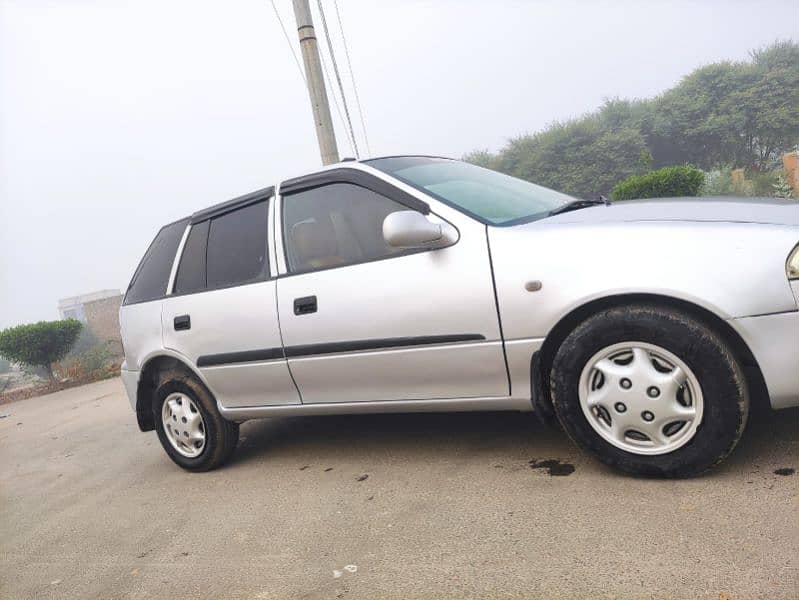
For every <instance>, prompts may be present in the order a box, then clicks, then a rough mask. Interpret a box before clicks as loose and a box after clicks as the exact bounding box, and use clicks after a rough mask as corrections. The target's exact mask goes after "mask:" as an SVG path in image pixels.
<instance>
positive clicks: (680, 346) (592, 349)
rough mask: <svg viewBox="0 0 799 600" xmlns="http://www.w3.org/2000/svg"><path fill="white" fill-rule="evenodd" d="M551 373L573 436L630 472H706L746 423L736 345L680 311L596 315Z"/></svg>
mask: <svg viewBox="0 0 799 600" xmlns="http://www.w3.org/2000/svg"><path fill="white" fill-rule="evenodd" d="M550 376H551V389H552V402H553V406H554V409H555V413H556V414H557V416H558V420H559V421H560V422H561V424H562V425H563V427H564V429H565V430H566V432H567V433H568V434H569V436H570V437H571V438H572V439H573V440H574V441H575V442H577V444H578V445H580V446H581V447H582V448H584V449H586V450H588V451H590V452H592V453H593V454H595V455H596V456H597V457H598V458H599V459H600V460H602V461H603V462H605V463H606V464H608V465H611V466H613V467H615V468H617V469H620V470H622V471H625V472H628V473H633V474H636V475H655V476H662V477H685V476H692V475H697V474H699V473H702V472H703V471H706V470H707V469H709V468H711V467H713V466H714V465H716V464H718V463H719V462H721V461H722V460H723V459H724V458H725V457H726V456H727V455H728V454H729V453H730V452H732V449H733V448H734V447H735V445H736V443H737V442H738V440H739V439H740V437H741V434H742V433H743V430H744V426H745V425H746V420H747V415H748V409H749V400H748V396H747V391H746V382H745V380H744V376H743V372H742V370H741V368H740V366H739V365H738V363H737V361H736V360H735V357H734V356H733V354H732V352H731V351H730V350H729V348H728V347H727V345H726V344H725V342H724V341H723V340H722V339H721V338H720V337H719V336H718V335H717V334H716V333H715V332H714V331H712V330H711V329H710V328H708V327H707V326H706V325H704V324H703V323H701V322H699V321H697V320H695V319H693V318H691V317H688V316H687V315H684V314H682V313H680V312H677V311H675V310H672V309H667V308H661V307H657V306H628V307H619V308H612V309H608V310H605V311H602V312H600V313H598V314H596V315H594V316H593V317H591V318H589V319H588V320H586V321H584V322H583V323H582V324H580V325H579V326H578V327H577V328H576V329H575V330H574V331H573V332H572V333H571V334H570V335H569V336H568V337H567V338H566V340H565V341H564V342H563V344H562V345H561V347H560V348H559V350H558V352H557V354H556V355H555V359H554V361H553V364H552V371H551V374H550Z"/></svg>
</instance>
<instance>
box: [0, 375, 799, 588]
mask: <svg viewBox="0 0 799 600" xmlns="http://www.w3.org/2000/svg"><path fill="white" fill-rule="evenodd" d="M0 414H3V415H8V416H4V417H3V418H0V494H1V496H0V502H1V504H0V556H2V563H1V564H0V596H3V597H7V598H29V597H37V598H48V597H52V598H56V597H58V598H64V597H68V598H116V597H134V598H144V597H148V598H151V597H157V598H160V597H175V598H189V597H214V598H216V597H232V598H383V597H391V598H403V599H405V598H443V597H453V598H465V597H524V598H560V597H564V598H712V599H713V600H718V599H719V598H723V599H724V598H733V599H735V600H738V599H741V600H743V599H750V598H769V599H776V598H793V599H795V598H799V474H793V475H778V474H776V473H775V470H779V469H789V468H794V469H799V412H797V411H791V412H782V413H778V414H777V415H776V416H774V417H771V418H766V419H761V420H760V421H759V422H756V423H754V424H753V425H752V426H750V428H749V430H748V431H747V434H746V436H745V438H744V441H743V442H742V444H741V445H740V446H739V448H738V449H737V450H736V452H735V454H734V455H733V457H732V458H731V459H730V460H728V461H727V462H726V463H725V465H723V467H722V468H720V469H717V470H716V471H714V472H713V473H712V474H711V475H709V476H706V477H704V478H701V479H694V480H688V481H653V480H637V479H632V478H629V477H623V476H619V475H617V474H615V473H613V472H611V471H610V470H608V469H606V468H604V467H602V466H600V465H598V464H597V463H596V462H594V461H592V460H591V459H589V458H587V457H585V456H583V455H581V454H580V453H579V452H578V451H577V450H575V449H574V448H573V447H572V446H571V444H570V443H569V442H568V441H567V440H566V439H565V438H564V436H563V435H562V434H560V433H558V432H554V431H547V430H545V429H543V428H542V427H541V426H540V425H538V424H537V423H536V421H535V419H534V418H533V417H531V416H529V415H520V414H461V415H457V414H447V415H402V416H392V415H381V416H360V417H318V418H305V419H279V420H278V419H276V420H271V421H261V422H251V423H249V424H247V425H245V426H243V427H242V435H243V437H244V439H243V441H242V442H241V444H240V446H239V450H238V453H237V455H236V458H235V459H234V461H233V462H232V464H230V465H229V466H228V467H226V468H223V469H221V470H219V471H215V472H212V473H206V474H196V475H195V474H190V473H185V472H183V471H181V470H180V469H178V468H177V467H175V466H174V465H173V464H172V463H171V462H170V461H169V460H168V459H167V457H166V455H165V454H164V453H163V452H162V450H161V448H160V446H159V444H158V441H157V439H156V436H155V434H154V433H147V434H142V433H139V431H138V429H137V428H136V425H135V419H134V416H133V414H132V413H131V411H130V408H129V405H128V403H127V400H126V399H125V397H124V393H123V390H122V384H121V382H120V381H119V380H118V379H117V380H110V381H105V382H101V383H96V384H92V385H88V386H85V387H81V388H74V389H71V390H66V391H63V392H59V393H57V394H53V395H51V396H45V397H40V398H34V399H31V400H24V401H21V402H16V403H12V404H9V405H6V406H2V407H0ZM531 460H533V461H542V460H557V461H560V462H561V463H568V464H571V465H573V466H574V468H575V470H574V472H573V473H571V474H570V475H566V476H551V475H549V474H547V469H545V468H537V469H533V468H531V467H530V461H531ZM561 470H562V471H566V472H568V471H569V468H568V467H565V468H562V469H561ZM556 471H557V470H556ZM784 472H787V471H784ZM364 475H368V477H367V478H366V479H364V478H363V476H364Z"/></svg>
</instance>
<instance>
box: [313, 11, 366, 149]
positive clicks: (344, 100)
mask: <svg viewBox="0 0 799 600" xmlns="http://www.w3.org/2000/svg"><path fill="white" fill-rule="evenodd" d="M316 3H317V5H318V6H319V15H320V16H321V17H322V28H323V29H324V30H325V38H326V39H327V47H328V49H329V51H330V61H331V62H332V63H333V72H334V73H335V74H336V81H337V82H338V89H339V91H340V92H341V103H342V104H343V105H344V114H345V115H346V117H347V124H348V125H349V128H350V135H351V136H352V143H353V146H354V149H355V158H360V154H359V152H358V141H357V140H356V139H355V129H354V128H353V127H352V119H351V118H350V109H349V107H348V106H347V96H346V95H345V94H344V86H343V85H342V83H341V75H340V74H339V72H338V64H337V63H336V55H335V54H334V53H333V42H332V41H330V30H329V29H328V28H327V19H326V18H325V10H324V8H322V0H316Z"/></svg>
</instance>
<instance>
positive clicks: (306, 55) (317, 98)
mask: <svg viewBox="0 0 799 600" xmlns="http://www.w3.org/2000/svg"><path fill="white" fill-rule="evenodd" d="M293 2H294V16H295V17H296V19H297V33H298V34H299V36H300V49H301V50H302V62H303V63H304V64H305V79H306V80H307V82H308V95H309V96H310V97H311V109H312V110H313V120H314V125H315V126H316V139H317V140H319V151H320V152H321V154H322V164H325V165H329V164H331V163H335V162H338V160H339V158H338V148H337V147H336V133H335V131H333V119H332V118H331V117H330V104H328V101H327V91H326V90H325V80H324V77H323V76H322V61H321V59H320V58H319V47H318V46H317V44H316V33H315V32H314V28H313V21H312V20H311V7H310V5H309V3H308V0H293Z"/></svg>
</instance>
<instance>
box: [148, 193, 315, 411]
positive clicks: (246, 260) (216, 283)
mask: <svg viewBox="0 0 799 600" xmlns="http://www.w3.org/2000/svg"><path fill="white" fill-rule="evenodd" d="M271 194H272V190H271V188H270V189H269V190H265V191H262V192H260V193H255V194H252V195H250V196H248V197H245V198H243V199H240V200H236V201H232V202H231V203H227V204H225V205H222V206H221V207H219V208H217V209H212V210H209V211H204V212H202V213H198V214H196V215H194V216H193V217H192V219H191V229H190V230H189V232H188V235H187V237H186V238H185V242H184V244H183V248H182V252H181V253H180V254H181V256H180V262H179V263H178V267H177V271H176V273H175V275H174V285H173V289H172V290H170V291H171V292H172V293H170V294H169V295H167V297H166V298H165V300H164V302H163V309H162V313H161V316H162V331H163V338H164V346H165V347H167V348H171V349H173V350H176V351H178V352H180V353H181V354H183V355H184V356H185V357H186V358H187V359H188V360H189V361H191V362H192V363H193V364H194V365H195V366H196V367H197V368H198V369H199V371H200V373H201V374H202V376H203V377H204V378H205V380H206V382H207V383H208V385H209V387H210V388H211V391H212V392H213V393H214V395H215V396H216V398H217V400H218V401H219V402H220V404H222V406H224V407H244V406H259V405H266V404H297V403H299V402H300V398H299V394H298V392H297V388H296V386H295V385H294V382H293V381H292V380H291V375H290V374H289V371H288V365H287V362H286V359H285V357H284V355H283V348H282V344H281V340H280V330H279V326H278V317H277V307H276V302H275V301H276V299H275V285H276V284H275V279H274V278H273V277H272V275H271V272H270V268H269V256H268V251H267V248H268V246H269V243H268V237H269V236H268V235H267V229H268V222H267V221H268V214H269V212H270V210H269V209H270V196H271Z"/></svg>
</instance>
